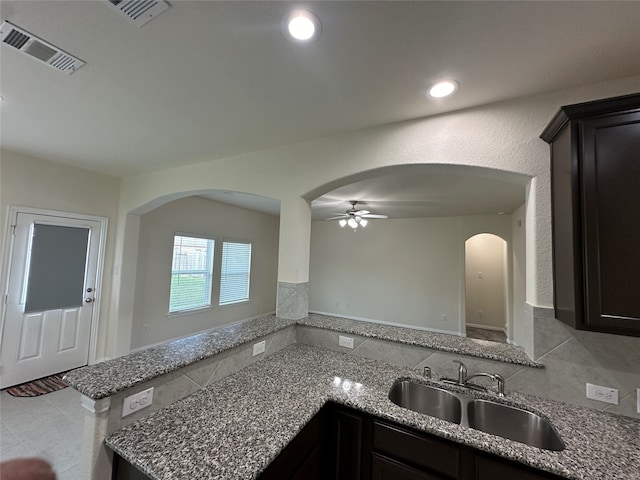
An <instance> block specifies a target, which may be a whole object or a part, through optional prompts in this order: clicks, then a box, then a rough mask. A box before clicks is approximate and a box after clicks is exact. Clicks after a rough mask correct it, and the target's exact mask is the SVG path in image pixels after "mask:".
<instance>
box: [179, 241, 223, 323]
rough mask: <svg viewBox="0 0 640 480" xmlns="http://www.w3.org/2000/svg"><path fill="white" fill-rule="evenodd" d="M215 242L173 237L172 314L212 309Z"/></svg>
mask: <svg viewBox="0 0 640 480" xmlns="http://www.w3.org/2000/svg"><path fill="white" fill-rule="evenodd" d="M214 243H215V242H214V241H213V240H210V239H208V238H197V237H186V236H183V235H175V236H174V237H173V263H172V266H171V294H170V296H169V313H175V312H180V311H183V310H193V309H196V308H204V307H209V306H211V277H212V274H213V247H214Z"/></svg>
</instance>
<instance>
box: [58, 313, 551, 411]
mask: <svg viewBox="0 0 640 480" xmlns="http://www.w3.org/2000/svg"><path fill="white" fill-rule="evenodd" d="M295 325H303V326H308V327H316V328H324V329H328V330H333V331H337V332H343V333H350V334H352V335H360V336H363V337H370V338H377V339H380V340H388V341H392V342H397V343H404V344H407V345H414V346H421V347H427V348H432V349H435V350H442V351H445V352H451V353H459V354H461V355H470V356H474V357H480V358H487V359H491V360H499V361H503V362H508V363H516V364H520V365H527V366H530V367H542V365H541V364H539V363H537V362H534V361H533V360H531V359H530V358H529V357H528V356H527V355H526V353H524V351H523V350H521V349H519V348H517V347H514V346H511V345H507V344H502V343H497V342H488V341H485V340H476V339H471V338H465V337H459V336H456V335H446V334H443V333H433V332H428V331H423V330H414V329H410V328H404V327H397V326H393V325H384V324H379V323H372V322H364V321H359V320H351V319H347V318H339V317H331V316H327V315H319V314H309V316H308V317H305V318H303V319H301V320H287V319H283V318H279V317H276V316H275V315H267V316H264V317H260V318H257V319H254V320H249V321H246V322H240V323H234V324H231V325H226V326H223V327H220V328H217V329H215V330H210V331H207V332H203V333H199V334H197V335H192V336H190V337H186V338H181V339H178V340H173V341H171V342H167V343H164V344H161V345H156V346H153V347H150V348H147V349H145V350H141V351H139V352H135V353H131V354H129V355H125V356H123V357H118V358H114V359H112V360H107V361H105V362H100V363H96V364H95V365H89V366H87V367H82V368H79V369H76V370H73V371H71V372H68V373H67V374H66V375H65V377H64V381H65V382H66V383H68V384H69V385H71V386H72V387H73V388H75V389H76V390H78V391H79V392H80V393H82V394H83V395H86V396H87V397H89V398H92V399H94V400H99V399H101V398H105V397H108V396H111V395H113V394H115V393H118V392H120V391H122V390H126V389H127V388H131V387H134V386H136V385H140V384H142V383H144V382H148V381H149V380H153V379H154V378H156V377H159V376H161V375H164V374H167V373H171V372H173V371H175V370H178V369H180V368H183V367H186V366H188V365H191V364H193V363H195V362H198V361H200V360H203V359H205V358H207V357H210V356H213V355H217V354H219V353H222V352H223V351H225V350H229V349H231V348H234V347H237V346H239V345H242V344H244V343H248V342H251V341H253V340H256V339H258V338H260V337H263V336H265V335H269V334H271V333H274V332H277V331H279V330H283V329H285V328H287V327H291V326H295Z"/></svg>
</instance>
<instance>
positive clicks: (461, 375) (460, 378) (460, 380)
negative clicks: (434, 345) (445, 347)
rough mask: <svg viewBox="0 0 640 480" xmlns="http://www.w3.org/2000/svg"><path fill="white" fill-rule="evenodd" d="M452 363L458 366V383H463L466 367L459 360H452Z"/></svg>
mask: <svg viewBox="0 0 640 480" xmlns="http://www.w3.org/2000/svg"><path fill="white" fill-rule="evenodd" d="M453 362H454V363H457V364H458V383H464V381H465V379H466V377H467V366H466V365H465V364H464V363H462V362H461V361H460V360H454V361H453Z"/></svg>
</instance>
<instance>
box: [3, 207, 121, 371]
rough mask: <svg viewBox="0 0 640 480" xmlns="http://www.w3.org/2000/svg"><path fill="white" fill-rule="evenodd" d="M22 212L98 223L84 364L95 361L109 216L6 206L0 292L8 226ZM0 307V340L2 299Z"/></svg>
mask: <svg viewBox="0 0 640 480" xmlns="http://www.w3.org/2000/svg"><path fill="white" fill-rule="evenodd" d="M20 213H23V214H27V215H42V216H48V217H58V218H62V219H65V218H66V219H73V220H88V221H92V222H98V223H100V239H99V242H98V263H97V265H96V286H95V288H96V292H97V295H96V297H95V298H96V299H95V301H94V307H93V310H92V313H91V337H90V339H89V358H88V363H89V365H92V364H94V363H96V361H97V359H96V357H97V350H98V329H99V325H100V305H101V300H102V284H103V282H102V281H103V273H104V256H105V251H106V243H107V227H108V224H109V219H108V218H107V217H99V216H97V215H85V214H82V213H73V212H61V211H58V210H48V209H43V208H34V207H23V206H19V205H9V212H8V215H7V221H6V225H5V238H6V239H7V242H6V245H5V248H4V250H5V251H4V255H3V259H2V260H3V267H2V292H3V295H6V294H7V289H8V286H9V274H10V271H9V270H10V259H11V253H12V252H13V235H12V232H11V228H10V226H11V225H15V224H16V222H17V221H18V214H20ZM1 307H2V310H1V314H2V317H0V339H1V338H2V335H3V334H4V321H5V314H6V304H5V302H4V300H3V301H2V305H1Z"/></svg>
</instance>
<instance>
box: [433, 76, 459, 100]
mask: <svg viewBox="0 0 640 480" xmlns="http://www.w3.org/2000/svg"><path fill="white" fill-rule="evenodd" d="M456 90H458V82H456V81H454V80H444V81H442V82H438V83H436V84H434V85H432V86H431V87H430V88H429V95H430V96H432V97H433V98H442V97H448V96H449V95H452V94H453V93H454V92H455V91H456Z"/></svg>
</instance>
